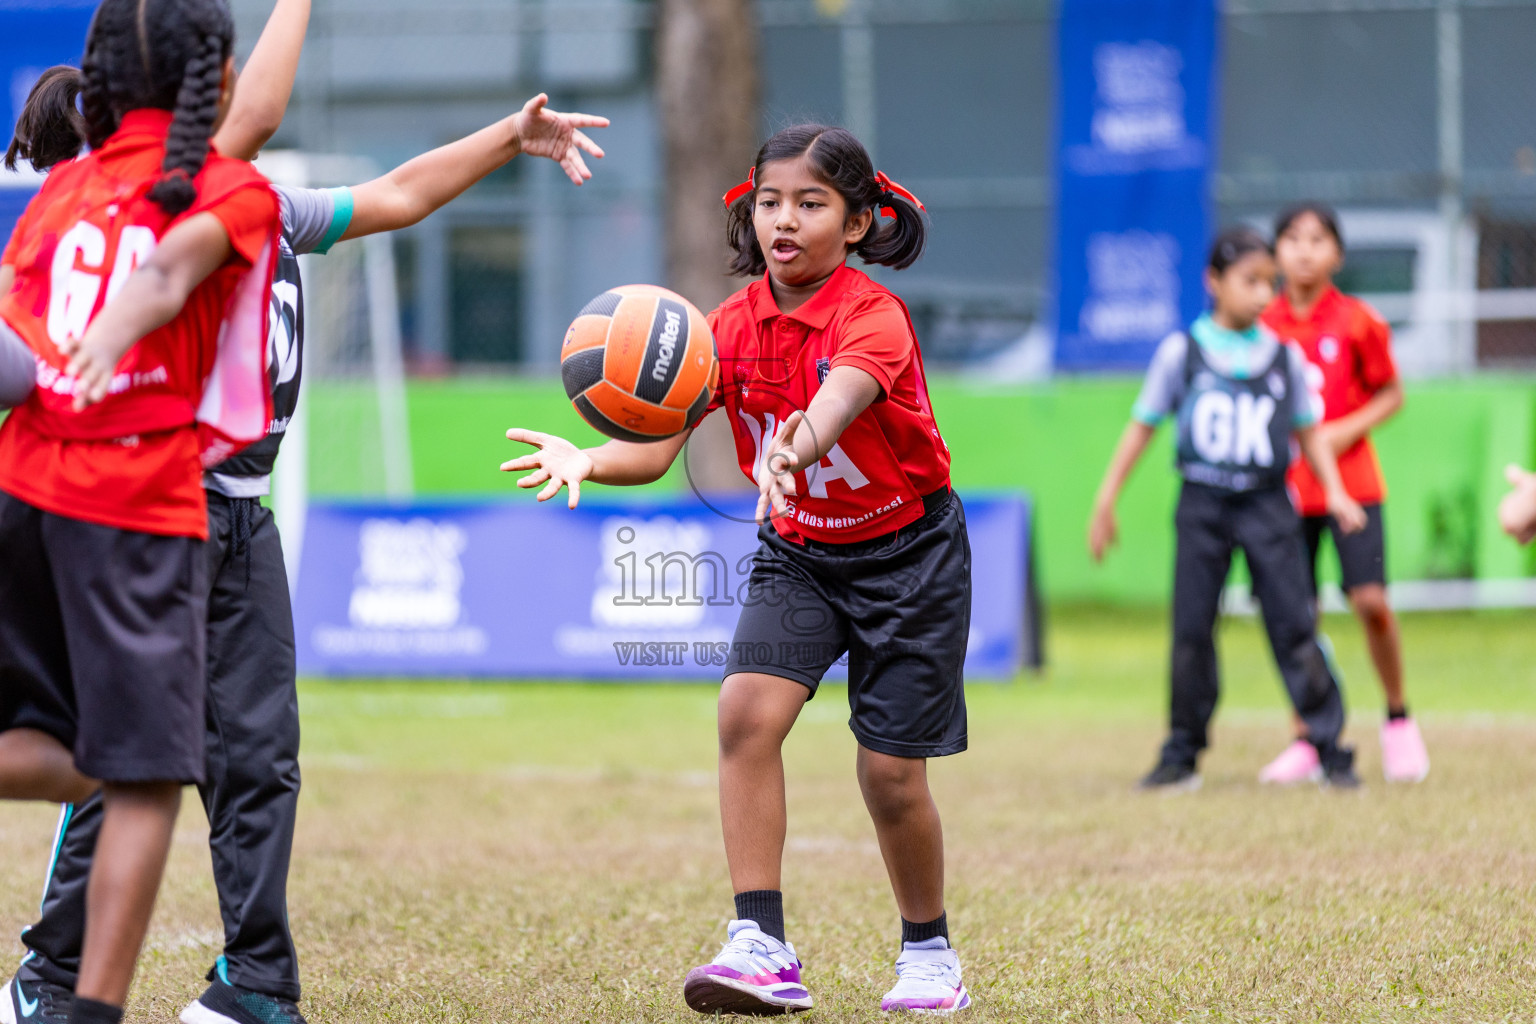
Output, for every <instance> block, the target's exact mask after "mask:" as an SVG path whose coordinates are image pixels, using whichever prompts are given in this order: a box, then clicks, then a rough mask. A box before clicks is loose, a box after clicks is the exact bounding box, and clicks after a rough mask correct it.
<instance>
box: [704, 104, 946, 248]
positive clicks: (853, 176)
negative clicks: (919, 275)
mask: <svg viewBox="0 0 1536 1024" xmlns="http://www.w3.org/2000/svg"><path fill="white" fill-rule="evenodd" d="M799 156H805V157H806V158H807V163H809V164H810V168H811V173H812V174H814V175H815V176H816V179H817V180H818V181H821V182H824V183H825V184H827V185H830V186H831V187H832V188H834V189H836V190H837V193H838V195H840V196H842V197H843V202H844V203H845V204H847V207H848V216H849V217H857V216H858V215H859V214H861V213H863V212H864V211H865V210H876V211H878V210H879V209H880V208H881V207H889V208H890V209H891V211H892V212H893V213H894V214H895V215H896V216H895V217H894V218H892V220H891V222H890V223H889V224H883V225H882V224H881V223H880V217H879V216H878V215H877V216H876V217H875V218H874V221H873V223H872V224H871V225H870V228H869V231H867V232H866V233H865V235H864V237H863V238H861V239H860V240H859V241H858V242H857V243H855V245H854V246H853V251H854V252H856V253H858V255H859V258H861V259H862V260H864V262H866V263H879V264H881V265H883V266H887V267H894V268H895V269H897V270H904V269H906V268H907V267H910V266H911V265H912V264H914V263H916V262H917V260H918V257H920V256H922V254H923V247H924V246H926V245H927V243H928V225H927V221H926V218H925V217H924V215H923V211H922V210H921V209H920V208H918V207H917V206H915V205H913V204H912V203H910V202H908V201H907V200H906V199H904V198H902V197H901V196H900V195H897V194H896V193H895V192H891V191H888V190H887V189H886V188H885V186H884V185H882V184H880V182H878V181H876V180H875V166H874V164H873V163H872V162H871V161H870V159H869V151H868V150H866V149H865V148H864V144H863V143H862V142H860V141H859V140H858V139H857V138H856V137H854V135H853V133H852V132H850V131H848V130H847V129H844V128H832V127H829V126H828V125H824V124H797V125H792V126H791V127H789V128H785V129H784V130H783V131H780V132H778V133H776V134H775V135H774V136H773V137H772V138H771V139H769V140H768V141H767V142H765V143H763V148H762V149H760V150H758V151H757V162H756V163H755V164H753V165H752V176H753V180H754V181H756V180H761V179H762V176H763V165H764V164H766V163H770V162H772V161H774V160H793V159H795V158H796V157H799ZM756 202H757V191H756V190H755V189H754V190H752V191H750V192H748V193H747V194H746V195H744V196H742V197H741V198H740V199H738V200H736V202H734V203H732V204H731V206H730V207H729V208H728V209H727V210H726V222H725V236H726V241H728V242H729V243H730V246H731V250H732V251H733V252H734V253H735V255H734V256H733V257H732V258H731V260H730V264H729V268H730V271H731V273H732V274H735V275H738V276H741V275H757V274H761V273H763V271H765V270H767V269H768V261H767V259H766V258H765V257H764V256H763V250H762V247H761V246H759V245H758V244H757V231H756V229H754V227H753V226H752V208H753V206H754V205H755V204H756Z"/></svg>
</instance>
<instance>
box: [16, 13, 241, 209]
mask: <svg viewBox="0 0 1536 1024" xmlns="http://www.w3.org/2000/svg"><path fill="white" fill-rule="evenodd" d="M234 44H235V23H234V18H233V16H231V14H230V13H229V6H228V4H227V3H226V2H225V0H102V4H101V6H100V7H98V8H97V9H96V14H95V16H94V17H93V18H92V19H91V30H90V33H89V34H88V35H87V36H86V40H85V56H84V57H83V58H82V59H81V61H80V72H79V76H78V79H77V81H78V82H79V83H80V85H79V90H78V92H79V96H80V107H81V111H82V114H83V116H82V117H81V121H80V125H79V126H80V128H81V129H82V131H81V133H80V134H81V135H82V136H83V142H85V143H87V144H89V145H90V146H91V148H92V149H95V148H99V147H100V146H101V145H102V144H103V143H104V142H106V141H107V139H108V138H109V137H110V136H111V135H112V133H113V132H115V131H117V127H118V123H119V122H120V121H121V119H122V116H123V114H125V113H127V112H128V111H130V110H137V109H140V108H143V107H154V108H158V109H160V110H169V111H171V112H172V114H173V118H172V120H171V129H170V133H169V135H168V136H167V137H166V141H165V160H164V162H163V163H162V164H161V171H162V176H161V178H160V180H159V181H157V182H155V185H154V187H153V188H152V189H150V192H149V198H150V199H152V200H154V202H156V203H158V204H159V206H160V208H161V209H163V210H164V211H165V212H166V213H168V214H170V215H171V216H173V217H174V216H175V215H176V214H178V213H181V212H182V211H183V210H185V209H186V208H187V207H189V206H191V205H192V203H193V202H194V201H195V200H196V199H197V189H196V187H195V186H194V185H193V184H192V179H193V178H195V177H196V176H197V174H198V172H199V171H201V170H202V169H203V163H204V161H205V160H207V158H208V141H209V139H210V138H211V137H212V135H213V126H214V123H215V122H216V121H217V120H218V117H219V94H220V91H221V88H222V86H223V81H224V62H225V61H226V60H228V59H229V56H230V54H231V53H232V52H233V50H234ZM61 78H62V76H61ZM65 92H66V90H64V89H58V88H56V89H53V90H51V91H49V92H48V93H46V94H45V95H42V96H39V95H38V90H36V89H34V90H33V97H32V98H36V99H37V100H38V103H39V107H38V109H37V110H36V111H32V98H29V99H28V104H27V107H28V110H27V111H24V112H23V114H22V116H23V118H25V117H27V116H28V112H31V113H32V114H33V115H34V116H35V117H36V118H37V119H38V122H37V123H45V124H55V123H57V121H58V119H60V118H64V117H66V116H67V115H66V114H65V113H64V110H63V108H64V106H65V103H64V101H65ZM67 105H68V107H69V108H70V109H73V107H74V96H73V95H72V94H71V95H69V96H68V103H67ZM18 128H19V125H18ZM19 135H20V132H19V130H18V136H19ZM80 141H82V140H77V143H76V147H75V149H74V150H73V151H71V152H68V153H67V154H66V156H65V157H64V159H67V158H68V157H69V156H73V155H74V154H75V153H77V152H79V142H80ZM26 145H27V146H28V147H29V148H33V151H34V152H35V151H36V150H35V146H36V142H35V141H34V139H33V138H28V139H27V140H26ZM11 146H12V149H16V141H15V140H13V141H12V143H11ZM66 148H67V146H62V145H61V146H60V147H59V148H58V149H56V150H49V151H48V152H47V153H45V154H44V156H45V157H46V156H52V155H56V154H57V153H59V152H63V151H64V150H65V149H66ZM7 156H9V153H8V154H7ZM54 162H55V163H56V162H57V160H55V161H54ZM34 166H36V163H35V162H34Z"/></svg>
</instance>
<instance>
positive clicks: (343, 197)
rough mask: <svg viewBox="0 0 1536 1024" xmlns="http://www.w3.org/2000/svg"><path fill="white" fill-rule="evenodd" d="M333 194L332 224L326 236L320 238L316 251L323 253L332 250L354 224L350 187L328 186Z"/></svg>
mask: <svg viewBox="0 0 1536 1024" xmlns="http://www.w3.org/2000/svg"><path fill="white" fill-rule="evenodd" d="M326 191H327V192H329V193H330V194H331V202H332V203H333V204H334V206H335V208H334V210H333V211H332V213H331V226H330V227H328V228H326V229H325V237H324V238H322V239H320V244H319V245H317V246H315V248H314V251H315V252H318V253H320V254H322V255H324V254H325V253H328V252H330V251H331V246H333V245H335V244H336V243H337V242H338V241H339V240H340V239H341V236H342V235H344V234H346V233H347V228H349V227H350V226H351V225H352V190H351V189H349V188H328V189H326Z"/></svg>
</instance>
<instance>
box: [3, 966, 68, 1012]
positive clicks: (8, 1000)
mask: <svg viewBox="0 0 1536 1024" xmlns="http://www.w3.org/2000/svg"><path fill="white" fill-rule="evenodd" d="M74 1001H75V994H74V993H73V992H71V991H70V990H69V989H67V988H65V987H64V986H63V985H55V984H54V983H53V982H51V981H31V980H28V979H24V978H23V977H22V976H21V974H20V973H19V972H18V973H17V974H15V975H13V976H12V977H11V980H10V982H9V983H8V984H7V985H6V986H5V998H3V999H0V1024H68V1021H69V1008H70V1005H71V1004H72V1003H74Z"/></svg>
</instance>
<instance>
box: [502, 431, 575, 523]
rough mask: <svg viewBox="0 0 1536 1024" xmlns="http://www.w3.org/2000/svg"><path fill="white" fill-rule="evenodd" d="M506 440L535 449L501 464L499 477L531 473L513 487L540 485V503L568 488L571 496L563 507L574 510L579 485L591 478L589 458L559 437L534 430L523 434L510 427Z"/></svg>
mask: <svg viewBox="0 0 1536 1024" xmlns="http://www.w3.org/2000/svg"><path fill="white" fill-rule="evenodd" d="M507 440H509V441H521V442H522V443H523V444H531V445H533V446H534V447H535V448H537V449H538V451H536V452H533V453H532V454H529V455H524V456H521V457H519V458H516V459H511V460H509V461H507V462H503V463H502V464H501V471H502V472H503V473H516V472H521V471H522V470H525V469H531V470H533V472H532V473H529V474H528V475H527V476H525V477H523V478H522V479H521V480H519V481H518V482H517V486H519V487H537V486H539V484H544V489H543V490H542V491H540V492H539V494H538V499H539V500H540V501H548V500H549V499H550V498H553V497H554V496H555V495H557V494H559V493H560V488H561V487H568V488H570V492H571V496H570V500H569V501H568V502H567V503H566V504H567V506H568V507H570V508H575V507H576V506H577V504H579V503H580V501H581V482H582V481H583V480H585V479H586V478H587V477H589V476H591V475H592V457H591V456H590V455H588V454H587V453H586V452H584V451H582V450H581V449H580V448H577V447H576V446H575V445H573V444H571V442H569V441H567V440H566V439H565V438H563V437H556V436H555V435H553V434H543V433H540V432H539V431H537V430H523V429H522V428H521V427H513V428H512V429H511V430H509V431H507ZM546 481H547V482H546Z"/></svg>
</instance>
